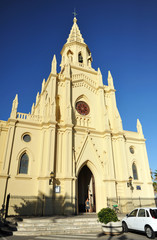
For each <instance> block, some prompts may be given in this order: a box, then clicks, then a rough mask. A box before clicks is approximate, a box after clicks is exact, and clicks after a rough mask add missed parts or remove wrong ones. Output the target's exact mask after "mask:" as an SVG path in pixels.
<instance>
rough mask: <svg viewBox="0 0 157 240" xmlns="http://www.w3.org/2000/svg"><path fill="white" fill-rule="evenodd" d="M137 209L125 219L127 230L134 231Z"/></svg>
mask: <svg viewBox="0 0 157 240" xmlns="http://www.w3.org/2000/svg"><path fill="white" fill-rule="evenodd" d="M137 212H138V209H135V210H133V211H132V212H131V213H130V214H129V215H128V217H127V219H126V223H127V226H128V228H129V229H133V230H135V229H136V219H137V217H136V216H137Z"/></svg>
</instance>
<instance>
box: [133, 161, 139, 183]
mask: <svg viewBox="0 0 157 240" xmlns="http://www.w3.org/2000/svg"><path fill="white" fill-rule="evenodd" d="M132 173H133V178H134V180H138V174H137V167H136V164H135V163H133V164H132Z"/></svg>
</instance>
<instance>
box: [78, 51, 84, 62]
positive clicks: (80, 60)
mask: <svg viewBox="0 0 157 240" xmlns="http://www.w3.org/2000/svg"><path fill="white" fill-rule="evenodd" d="M78 61H79V62H80V63H83V57H82V54H81V52H79V54H78Z"/></svg>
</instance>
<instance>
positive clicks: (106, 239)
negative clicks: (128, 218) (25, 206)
mask: <svg viewBox="0 0 157 240" xmlns="http://www.w3.org/2000/svg"><path fill="white" fill-rule="evenodd" d="M95 239H97V240H98V239H99V240H147V237H146V236H145V235H144V234H137V233H132V232H131V233H130V232H129V233H123V234H121V235H119V236H108V235H104V234H103V233H100V234H97V233H95V234H94V233H91V234H70V235H69V234H67V235H66V234H64V235H51V236H32V237H31V236H29V237H27V236H5V235H2V234H1V233H0V240H95ZM155 239H157V237H156V238H155Z"/></svg>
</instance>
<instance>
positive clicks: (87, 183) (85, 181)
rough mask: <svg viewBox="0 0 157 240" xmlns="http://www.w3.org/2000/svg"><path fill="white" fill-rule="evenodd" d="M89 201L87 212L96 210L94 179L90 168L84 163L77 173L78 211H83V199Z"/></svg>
mask: <svg viewBox="0 0 157 240" xmlns="http://www.w3.org/2000/svg"><path fill="white" fill-rule="evenodd" d="M87 197H88V199H89V201H90V210H89V212H95V211H96V203H95V180H94V176H93V174H92V172H91V171H90V169H89V168H88V167H87V166H86V165H85V166H84V167H83V168H82V169H81V171H80V173H79V175H78V212H79V213H81V212H85V211H86V210H85V201H86V199H87Z"/></svg>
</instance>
